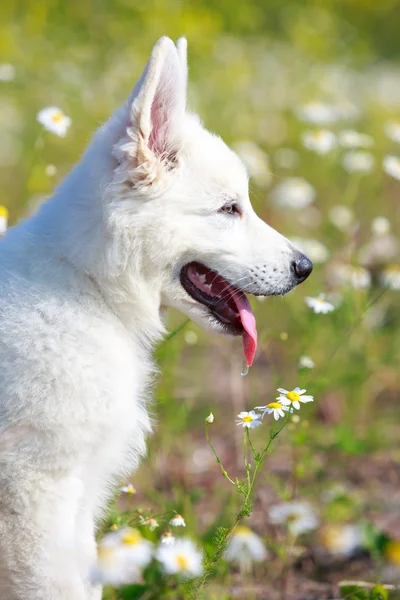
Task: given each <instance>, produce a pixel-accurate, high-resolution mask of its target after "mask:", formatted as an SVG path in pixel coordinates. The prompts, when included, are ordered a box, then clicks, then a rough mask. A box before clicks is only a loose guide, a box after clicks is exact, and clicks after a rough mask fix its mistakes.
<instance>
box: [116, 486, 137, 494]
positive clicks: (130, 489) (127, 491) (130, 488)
mask: <svg viewBox="0 0 400 600" xmlns="http://www.w3.org/2000/svg"><path fill="white" fill-rule="evenodd" d="M120 492H122V493H123V494H129V495H130V496H133V495H134V494H136V489H135V488H134V487H133V485H132V483H128V485H124V486H123V487H122V488H121V489H120Z"/></svg>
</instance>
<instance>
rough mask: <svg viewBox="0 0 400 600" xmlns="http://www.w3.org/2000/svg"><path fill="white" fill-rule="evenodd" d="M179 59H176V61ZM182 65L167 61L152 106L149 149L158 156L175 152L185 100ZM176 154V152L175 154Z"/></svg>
mask: <svg viewBox="0 0 400 600" xmlns="http://www.w3.org/2000/svg"><path fill="white" fill-rule="evenodd" d="M177 59H178V57H176V60H177ZM180 79H181V73H180V64H179V62H177V64H175V62H173V61H171V60H170V61H168V60H167V61H166V63H165V64H164V68H163V70H162V73H161V76H160V80H159V82H158V85H157V89H156V92H155V94H154V98H153V102H152V104H151V111H150V118H151V132H150V136H149V141H148V144H149V148H150V150H151V151H152V152H153V153H154V154H155V155H156V156H161V155H163V156H165V157H166V158H167V156H166V155H167V154H170V153H171V152H174V149H173V148H172V146H173V144H174V140H175V131H174V129H175V127H176V126H177V118H179V116H178V115H179V112H180V111H179V105H180V102H181V101H182V98H184V93H183V90H182V89H181V85H182V82H181V81H180ZM174 153H175V152H174Z"/></svg>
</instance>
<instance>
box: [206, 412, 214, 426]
mask: <svg viewBox="0 0 400 600" xmlns="http://www.w3.org/2000/svg"><path fill="white" fill-rule="evenodd" d="M206 423H207V425H211V423H214V415H213V414H212V412H210V414H209V415H208V417H206Z"/></svg>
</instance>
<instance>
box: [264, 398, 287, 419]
mask: <svg viewBox="0 0 400 600" xmlns="http://www.w3.org/2000/svg"><path fill="white" fill-rule="evenodd" d="M256 409H257V410H261V411H262V416H263V417H264V416H265V415H274V419H275V421H278V420H279V418H280V417H282V418H283V417H284V416H285V412H287V411H288V410H289V409H288V408H287V407H286V406H283V405H282V404H281V403H280V402H270V403H269V404H266V405H265V406H256Z"/></svg>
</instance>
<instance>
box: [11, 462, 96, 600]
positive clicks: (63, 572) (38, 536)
mask: <svg viewBox="0 0 400 600" xmlns="http://www.w3.org/2000/svg"><path fill="white" fill-rule="evenodd" d="M16 479H17V476H16V477H15V480H14V481H12V482H11V481H9V482H8V485H9V493H8V494H7V495H5V494H3V495H2V497H1V509H0V598H1V600H27V599H29V600H88V595H87V592H86V590H85V585H84V582H83V578H82V575H81V572H80V568H79V560H78V557H77V552H76V540H77V511H78V507H79V501H80V499H81V495H82V489H83V488H82V485H81V482H80V480H79V478H78V477H76V476H75V475H74V474H69V475H63V476H62V477H54V476H51V477H50V476H49V475H48V474H46V475H43V474H41V473H36V474H35V477H33V475H32V480H26V479H24V480H23V481H20V482H18V481H16Z"/></svg>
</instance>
